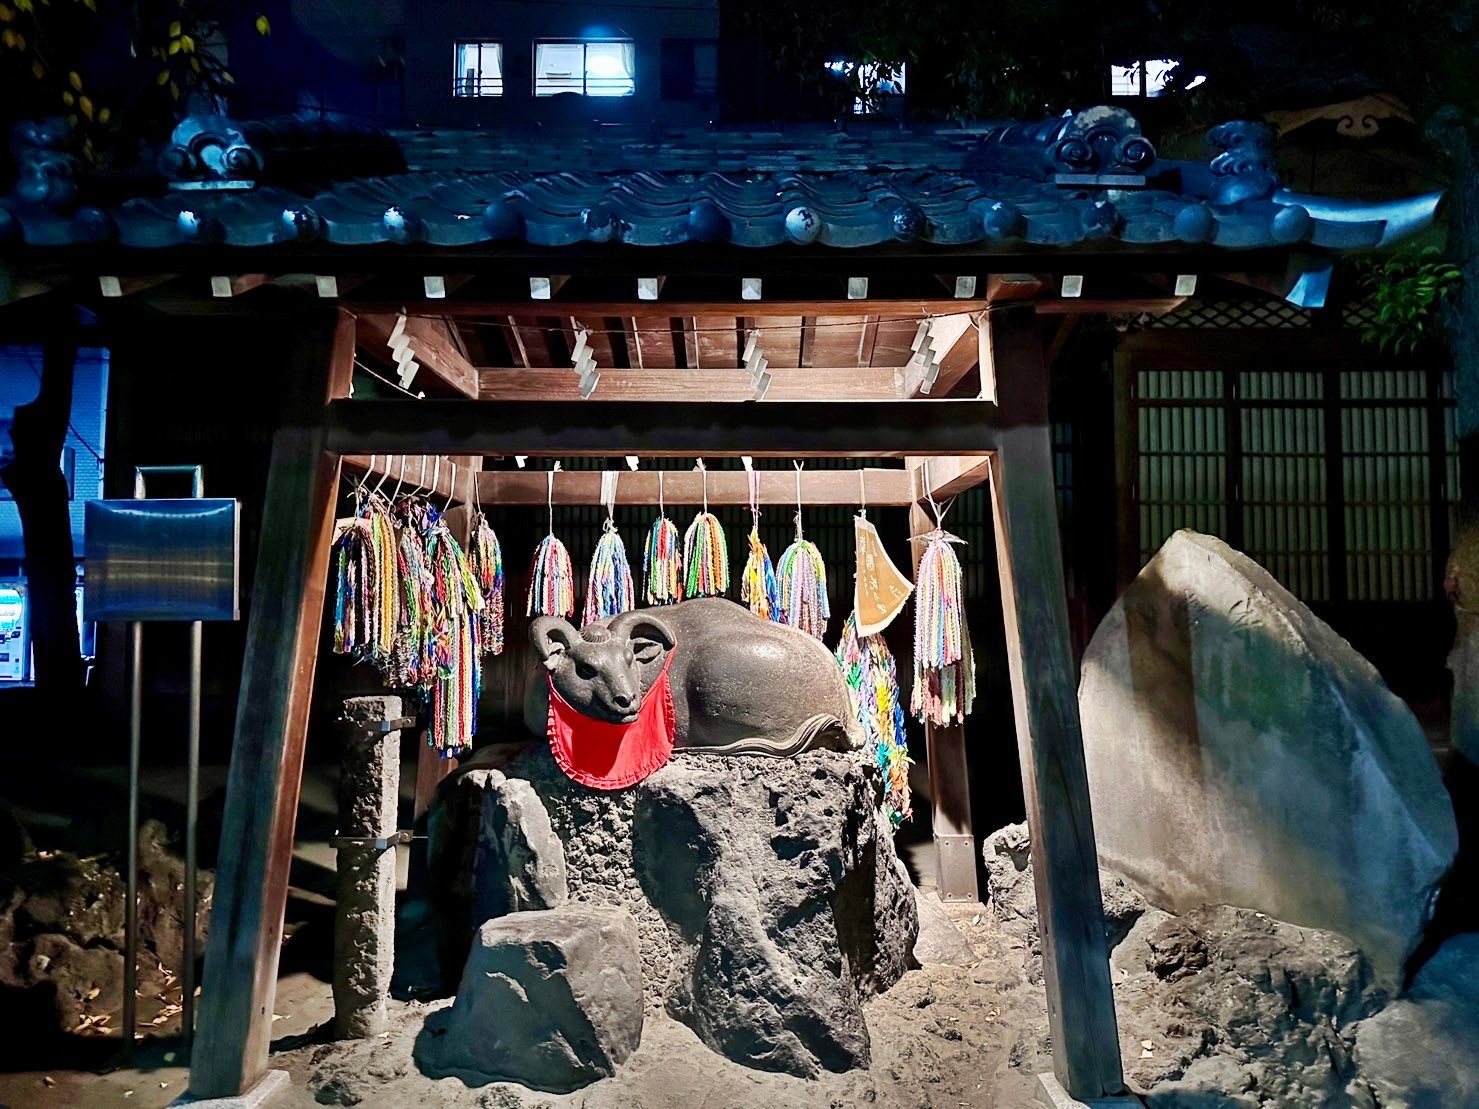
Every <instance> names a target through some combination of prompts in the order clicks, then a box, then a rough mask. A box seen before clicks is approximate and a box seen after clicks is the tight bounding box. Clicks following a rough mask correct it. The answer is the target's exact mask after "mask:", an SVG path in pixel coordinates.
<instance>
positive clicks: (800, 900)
mask: <svg viewBox="0 0 1479 1109" xmlns="http://www.w3.org/2000/svg"><path fill="white" fill-rule="evenodd" d="M509 774H510V776H511V779H512V776H514V775H517V776H519V777H522V778H524V779H525V780H526V781H527V782H528V783H529V785H530V786H532V788H533V790H534V792H535V793H537V794H538V796H539V798H540V799H541V800H542V801H543V803H544V807H545V809H546V810H547V812H548V814H549V817H550V821H551V825H552V827H553V830H554V833H555V835H556V836H557V837H558V839H559V841H560V842H561V843H562V844H563V846H564V852H565V859H566V873H567V878H568V885H569V893H570V897H571V899H572V901H573V902H576V903H582V902H583V903H590V904H602V905H609V906H613V907H619V908H623V909H626V910H627V911H628V912H630V913H631V914H632V916H633V917H634V918H635V919H636V921H637V926H638V930H639V943H640V952H641V962H642V971H643V977H644V980H645V983H646V989H647V1000H648V1003H649V1004H651V1005H654V1006H661V1007H665V1008H666V1009H667V1011H668V1012H669V1013H671V1014H672V1015H673V1016H675V1017H677V1018H678V1019H679V1020H681V1021H683V1022H684V1023H685V1024H687V1025H688V1026H689V1027H690V1028H692V1029H693V1030H694V1031H695V1032H696V1033H697V1034H698V1036H699V1038H700V1039H702V1040H703V1041H704V1042H705V1043H706V1044H708V1045H709V1046H710V1047H711V1048H713V1049H714V1050H715V1051H718V1052H720V1053H721V1054H724V1055H726V1056H728V1057H729V1058H731V1059H733V1060H735V1061H736V1062H740V1063H744V1064H746V1065H748V1066H752V1067H757V1068H760V1069H767V1070H775V1071H784V1072H787V1073H791V1074H796V1075H802V1076H811V1075H815V1074H818V1073H820V1072H821V1071H823V1070H833V1071H844V1070H848V1069H851V1068H853V1067H858V1066H862V1065H865V1064H866V1063H867V1061H868V1059H869V1043H868V1031H867V1027H866V1025H865V1024H864V1021H863V1013H862V1003H863V1001H864V1000H865V999H866V998H868V997H870V996H872V995H873V994H875V993H878V992H881V991H883V990H886V989H887V988H888V987H889V986H891V985H892V984H893V983H894V982H896V981H897V980H898V979H899V978H900V977H901V976H902V975H903V973H904V972H905V970H906V969H908V967H909V966H910V965H911V951H912V949H913V946H914V942H915V938H916V934H917V931H918V917H917V912H918V910H917V907H916V905H915V900H914V894H913V890H912V887H911V885H910V883H909V882H908V879H907V876H906V875H905V874H904V873H903V871H902V870H901V869H900V868H899V866H898V865H897V856H896V855H895V853H894V849H893V840H892V836H891V835H890V834H889V832H888V830H887V825H886V822H885V821H881V820H880V818H879V817H878V814H877V796H878V783H877V780H876V771H874V770H873V769H872V768H871V767H865V766H864V765H862V764H860V763H859V761H858V760H857V759H856V758H855V757H853V756H849V755H844V754H841V753H837V752H829V751H816V752H808V753H806V754H804V755H801V756H799V757H797V758H794V759H770V758H756V757H716V756H713V755H705V754H702V753H693V754H682V753H680V754H679V755H677V756H676V757H675V758H674V759H673V761H672V762H671V763H669V764H668V765H667V766H665V767H663V768H662V769H661V770H659V771H658V772H657V773H655V774H653V775H652V776H651V777H649V778H647V779H646V780H645V781H643V782H640V783H638V784H637V785H635V786H633V787H631V788H629V789H625V790H618V791H613V792H602V791H598V790H591V789H587V788H585V787H583V786H580V785H577V784H576V783H574V782H572V781H571V780H570V779H569V778H567V777H566V776H565V775H564V774H563V773H562V772H561V771H560V770H559V768H558V767H557V766H555V764H554V760H553V759H552V758H551V757H550V755H549V751H548V749H547V748H545V747H543V746H541V747H540V748H538V749H535V750H531V751H530V752H528V753H527V754H526V755H525V756H523V757H521V758H520V759H519V760H517V761H516V762H515V763H514V764H513V765H512V766H511V767H510V768H509ZM479 862H480V864H491V862H492V856H491V855H480V856H479ZM478 880H479V881H482V878H481V877H480V878H479V879H478Z"/></svg>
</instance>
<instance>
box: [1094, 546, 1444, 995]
mask: <svg viewBox="0 0 1479 1109" xmlns="http://www.w3.org/2000/svg"><path fill="white" fill-rule="evenodd" d="M1079 709H1080V713H1081V715H1082V718H1083V729H1084V755H1085V759H1086V761H1087V763H1088V771H1089V790H1090V794H1091V797H1092V800H1093V808H1094V829H1095V833H1096V836H1097V839H1098V845H1099V854H1100V859H1101V860H1102V862H1103V863H1104V865H1105V866H1107V867H1109V868H1110V869H1112V870H1115V871H1117V872H1119V873H1120V874H1123V875H1124V876H1125V877H1126V878H1127V879H1129V880H1130V881H1131V882H1132V883H1133V884H1134V885H1135V886H1136V887H1137V888H1138V889H1139V890H1140V891H1141V892H1142V893H1143V894H1144V895H1145V896H1146V897H1147V898H1148V899H1149V900H1150V901H1151V902H1152V903H1154V904H1155V905H1157V906H1159V907H1161V908H1163V909H1168V910H1170V911H1173V912H1178V913H1180V912H1186V911H1187V910H1190V909H1192V908H1195V907H1196V906H1198V905H1202V904H1214V905H1215V904H1225V905H1236V906H1241V907H1244V908H1249V909H1256V910H1259V911H1261V912H1264V913H1267V914H1269V915H1270V916H1273V917H1276V918H1277V919H1280V920H1286V921H1291V922H1294V923H1297V924H1304V925H1309V926H1312V927H1316V928H1324V929H1328V930H1331V931H1334V932H1338V933H1341V934H1342V935H1345V936H1348V937H1350V938H1351V939H1352V940H1353V941H1354V942H1355V943H1356V944H1358V945H1359V946H1360V947H1361V949H1362V950H1363V951H1364V952H1365V954H1366V956H1367V957H1368V958H1369V959H1370V961H1371V964H1372V967H1373V968H1374V970H1375V972H1376V974H1377V976H1378V978H1379V979H1380V980H1381V981H1383V982H1384V983H1386V984H1387V985H1392V984H1395V983H1397V982H1399V981H1400V980H1401V977H1402V974H1403V970H1404V967H1405V964H1406V962H1407V959H1408V957H1409V956H1410V955H1411V953H1412V951H1413V949H1414V948H1415V947H1416V945H1417V942H1418V940H1419V938H1420V937H1421V935H1422V931H1423V928H1424V926H1425V925H1426V923H1427V921H1428V919H1429V917H1430V915H1431V912H1432V907H1433V902H1434V899H1435V896H1436V894H1437V891H1438V887H1439V884H1440V883H1441V882H1442V880H1443V877H1444V875H1445V874H1446V873H1447V871H1448V869H1449V867H1450V865H1451V864H1452V862H1453V858H1454V853H1455V851H1456V849H1457V831H1456V828H1455V824H1454V817H1453V808H1452V805H1451V803H1450V802H1449V799H1448V795H1447V793H1446V792H1445V791H1444V788H1443V785H1442V782H1441V780H1440V778H1439V773H1438V767H1437V764H1436V762H1435V761H1434V758H1433V755H1432V752H1431V751H1430V749H1429V747H1428V744H1427V741H1426V740H1425V738H1424V736H1423V733H1422V729H1421V728H1420V727H1419V725H1418V722H1417V720H1416V719H1415V718H1414V716H1413V715H1412V712H1411V711H1410V710H1409V709H1408V708H1407V706H1406V705H1405V704H1403V703H1402V701H1401V700H1400V699H1398V698H1397V697H1396V696H1395V695H1394V694H1393V693H1392V692H1391V691H1390V690H1389V689H1388V688H1387V687H1386V685H1385V683H1384V682H1383V681H1382V679H1381V676H1380V675H1379V674H1378V673H1377V672H1376V669H1375V668H1374V667H1373V666H1372V665H1371V664H1370V663H1369V662H1367V661H1366V660H1365V659H1364V658H1362V657H1361V656H1360V655H1359V654H1357V653H1356V651H1355V650H1354V649H1353V648H1352V647H1351V645H1350V644H1349V643H1347V642H1346V641H1345V640H1344V639H1342V638H1341V637H1340V636H1338V635H1336V634H1335V632H1334V631H1332V630H1331V628H1330V627H1329V625H1327V624H1325V623H1324V622H1323V621H1322V620H1320V619H1319V618H1318V617H1317V616H1315V615H1314V614H1313V613H1312V612H1310V610H1309V609H1308V608H1306V607H1305V606H1304V605H1303V604H1301V603H1300V602H1299V600H1297V599H1296V598H1295V597H1294V596H1293V595H1292V594H1291V593H1289V591H1288V590H1286V589H1285V588H1284V587H1283V586H1281V585H1280V584H1279V583H1278V582H1277V581H1275V580H1274V579H1273V577H1271V576H1270V575H1269V573H1268V572H1267V571H1266V570H1264V569H1263V568H1262V567H1261V566H1259V565H1258V564H1257V563H1255V562H1253V561H1252V560H1251V559H1249V558H1248V557H1247V556H1245V555H1243V554H1240V553H1239V552H1237V551H1235V550H1233V549H1232V548H1230V547H1228V546H1227V544H1225V543H1223V542H1222V541H1220V540H1218V539H1214V538H1212V537H1210V536H1206V535H1200V534H1197V533H1196V532H1191V531H1180V532H1177V533H1176V534H1175V535H1173V536H1172V537H1171V538H1170V539H1169V540H1167V542H1166V544H1165V546H1164V547H1162V548H1161V550H1160V551H1159V552H1158V553H1157V554H1156V556H1155V557H1154V558H1153V559H1151V561H1150V562H1149V564H1147V565H1146V567H1145V569H1144V570H1142V571H1141V572H1140V575H1139V577H1137V578H1136V580H1135V581H1134V582H1133V583H1132V584H1131V586H1130V587H1129V589H1127V590H1126V591H1125V594H1124V596H1122V597H1121V598H1120V600H1119V601H1118V602H1117V603H1116V604H1115V606H1114V608H1113V609H1112V610H1111V611H1110V614H1109V615H1108V616H1107V617H1106V618H1105V620H1104V622H1103V624H1101V625H1100V627H1099V630H1098V631H1097V632H1096V633H1095V635H1094V639H1093V641H1092V642H1091V643H1090V644H1089V648H1088V650H1087V652H1086V653H1085V655H1084V660H1083V676H1082V682H1081V685H1080V688H1079Z"/></svg>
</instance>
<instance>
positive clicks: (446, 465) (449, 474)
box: [343, 454, 482, 504]
mask: <svg viewBox="0 0 1479 1109" xmlns="http://www.w3.org/2000/svg"><path fill="white" fill-rule="evenodd" d="M481 461H482V460H481V458H478V457H476V456H474V457H473V458H472V459H471V460H469V459H468V458H466V457H459V458H448V457H447V456H445V455H438V456H437V457H436V458H432V457H430V456H428V455H425V454H420V455H414V454H412V455H407V454H377V455H370V454H346V455H345V456H344V458H343V463H344V469H345V471H347V472H349V473H353V474H356V475H358V474H365V475H368V478H367V480H370V481H372V482H373V483H375V484H381V482H380V479H381V478H384V479H385V481H384V483H383V485H382V488H383V489H384V490H385V491H387V492H392V491H394V490H395V488H396V486H398V485H399V486H401V487H403V488H404V489H416V488H418V487H419V488H420V489H421V490H422V491H423V492H426V493H429V494H431V495H432V496H434V497H436V499H438V500H445V499H447V498H448V497H450V498H451V499H452V500H454V501H460V502H461V503H463V504H470V503H471V502H472V499H473V481H474V476H475V474H476V473H477V472H478V471H479V470H481V469H482V466H481V465H476V468H474V465H473V464H476V463H481Z"/></svg>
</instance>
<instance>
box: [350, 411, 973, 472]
mask: <svg viewBox="0 0 1479 1109" xmlns="http://www.w3.org/2000/svg"><path fill="white" fill-rule="evenodd" d="M325 419H326V423H327V426H328V435H329V443H328V446H329V449H330V450H334V451H339V452H341V453H346V454H366V453H370V452H377V453H378V452H380V451H385V452H387V453H391V454H397V453H400V454H412V453H422V454H425V453H445V454H469V453H476V454H482V455H519V454H523V455H531V456H540V455H549V456H553V457H555V458H561V457H568V458H577V457H598V458H599V457H608V458H609V457H620V456H623V455H629V454H635V455H639V456H645V457H650V458H657V457H663V458H694V457H703V456H712V457H716V458H717V457H720V456H728V457H736V458H737V457H739V456H740V455H752V456H754V457H757V458H902V457H904V456H906V455H926V454H928V455H931V456H934V455H945V454H966V455H974V454H984V453H986V452H988V451H991V450H994V449H995V444H996V430H995V426H996V407H995V406H994V405H991V404H987V403H985V402H983V401H980V400H932V401H909V400H896V401H851V402H849V401H846V400H832V401H792V402H789V403H785V404H765V405H759V404H734V403H730V402H715V403H708V404H683V405H675V404H671V403H669V402H667V401H646V402H633V403H630V404H620V405H614V404H600V403H596V404H591V403H588V402H584V401H582V402H568V401H530V402H528V403H526V404H485V403H482V402H480V401H471V400H347V401H335V402H333V403H332V404H330V405H329V406H328V410H327V414H326V417H325Z"/></svg>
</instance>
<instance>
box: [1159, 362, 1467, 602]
mask: <svg viewBox="0 0 1479 1109" xmlns="http://www.w3.org/2000/svg"><path fill="white" fill-rule="evenodd" d="M1452 378H1453V374H1452V372H1451V371H1445V372H1435V371H1433V370H1430V369H1427V368H1423V367H1417V368H1386V367H1377V368H1357V369H1350V370H1345V371H1343V372H1341V373H1339V374H1335V375H1328V376H1327V373H1324V372H1320V371H1314V370H1304V369H1284V368H1277V367H1271V368H1263V367H1260V368H1258V369H1247V370H1227V371H1223V370H1206V369H1185V370H1176V369H1172V370H1145V369H1142V370H1138V371H1136V372H1135V374H1134V377H1133V380H1132V382H1131V386H1132V392H1131V397H1132V399H1131V415H1132V418H1133V420H1134V425H1133V426H1134V429H1135V435H1136V469H1135V474H1134V480H1135V487H1134V495H1135V500H1136V505H1137V509H1136V512H1137V515H1136V520H1135V525H1136V526H1137V528H1138V535H1137V540H1138V542H1137V544H1136V546H1137V548H1138V552H1139V555H1140V561H1141V563H1142V564H1144V562H1146V561H1148V560H1149V559H1150V558H1151V557H1152V556H1153V555H1154V554H1155V552H1156V551H1157V550H1159V549H1160V546H1161V545H1162V544H1163V543H1164V542H1165V540H1166V539H1167V538H1168V537H1169V536H1170V535H1171V533H1172V532H1174V531H1175V530H1176V529H1177V528H1181V527H1191V528H1195V529H1196V530H1198V531H1202V532H1207V533H1209V534H1212V535H1217V536H1220V537H1222V538H1224V539H1226V540H1227V541H1228V542H1229V543H1230V544H1232V545H1233V546H1234V547H1237V548H1239V549H1241V550H1243V551H1246V552H1247V553H1248V555H1249V556H1250V557H1252V558H1254V559H1255V560H1257V561H1258V562H1259V563H1261V564H1262V565H1263V566H1265V567H1267V569H1268V570H1269V571H1270V572H1271V573H1272V574H1273V575H1274V576H1275V577H1276V578H1277V579H1278V580H1279V581H1280V582H1282V583H1283V584H1284V585H1285V586H1286V587H1287V588H1289V589H1290V590H1291V591H1292V592H1293V593H1295V594H1296V595H1297V596H1299V597H1300V598H1302V599H1304V600H1306V601H1309V602H1326V601H1328V602H1345V601H1396V602H1408V603H1412V602H1422V601H1427V600H1430V599H1432V598H1433V597H1434V596H1436V595H1437V592H1438V589H1439V587H1440V584H1441V583H1440V582H1439V581H1438V577H1439V575H1440V573H1441V570H1440V567H1441V559H1442V557H1443V555H1444V554H1445V553H1446V551H1445V550H1444V549H1440V548H1446V546H1447V543H1448V537H1449V536H1450V535H1452V534H1453V530H1454V527H1455V525H1456V519H1455V517H1456V511H1457V504H1458V498H1459V488H1458V456H1457V424H1456V413H1455V409H1454V402H1453V386H1452ZM1335 381H1338V387H1337V386H1334V385H1332V384H1331V383H1332V382H1335ZM1332 394H1333V395H1332ZM1229 470H1231V471H1232V476H1233V477H1234V479H1235V480H1234V481H1233V482H1232V484H1231V485H1229V484H1228V481H1227V477H1228V473H1229Z"/></svg>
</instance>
